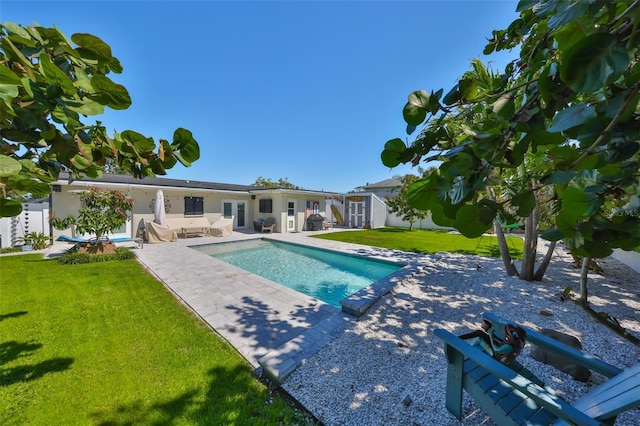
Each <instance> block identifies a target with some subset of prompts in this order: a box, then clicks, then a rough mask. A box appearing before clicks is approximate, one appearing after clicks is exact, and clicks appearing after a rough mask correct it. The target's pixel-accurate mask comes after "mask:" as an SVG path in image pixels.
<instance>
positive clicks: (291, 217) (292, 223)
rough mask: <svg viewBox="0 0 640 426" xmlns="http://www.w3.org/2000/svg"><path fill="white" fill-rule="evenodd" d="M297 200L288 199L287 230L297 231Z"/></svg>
mask: <svg viewBox="0 0 640 426" xmlns="http://www.w3.org/2000/svg"><path fill="white" fill-rule="evenodd" d="M296 213H297V209H296V200H287V232H295V231H296Z"/></svg>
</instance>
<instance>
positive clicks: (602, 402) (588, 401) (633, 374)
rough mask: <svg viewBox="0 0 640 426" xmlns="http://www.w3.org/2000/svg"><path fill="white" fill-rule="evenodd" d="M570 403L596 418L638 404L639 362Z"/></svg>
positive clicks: (639, 403) (639, 402)
mask: <svg viewBox="0 0 640 426" xmlns="http://www.w3.org/2000/svg"><path fill="white" fill-rule="evenodd" d="M572 405H573V406H574V407H576V408H577V409H579V410H582V411H584V412H585V413H587V414H589V415H590V416H591V417H593V418H596V419H602V418H608V417H611V416H615V415H617V414H619V413H622V412H623V411H626V410H629V409H631V408H635V407H638V406H640V364H637V365H635V366H633V367H631V368H629V369H628V370H625V371H624V372H623V373H622V374H619V375H618V376H616V377H614V378H612V379H609V380H607V381H606V382H604V383H603V384H601V385H600V386H598V387H597V388H595V389H593V390H592V391H591V392H589V393H588V394H586V395H584V396H582V397H581V398H579V399H577V400H576V401H575V402H574V403H573V404H572ZM605 416H606V417H605Z"/></svg>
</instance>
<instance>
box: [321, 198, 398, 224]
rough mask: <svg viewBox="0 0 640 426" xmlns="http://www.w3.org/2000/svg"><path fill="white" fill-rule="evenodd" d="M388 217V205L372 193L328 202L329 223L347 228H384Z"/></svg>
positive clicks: (326, 214)
mask: <svg viewBox="0 0 640 426" xmlns="http://www.w3.org/2000/svg"><path fill="white" fill-rule="evenodd" d="M387 215H388V213H387V204H386V203H385V202H384V200H383V199H381V198H380V197H378V196H377V195H376V194H373V193H370V192H357V193H349V194H343V195H341V196H335V197H332V198H331V199H329V200H327V209H326V212H325V216H326V217H327V219H328V220H329V222H331V223H332V224H335V225H337V226H344V227H346V228H371V229H374V228H382V227H384V226H385V225H386V222H387ZM341 222H342V223H341Z"/></svg>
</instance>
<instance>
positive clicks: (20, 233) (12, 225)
mask: <svg viewBox="0 0 640 426" xmlns="http://www.w3.org/2000/svg"><path fill="white" fill-rule="evenodd" d="M30 232H42V233H43V234H44V235H46V236H49V235H51V231H50V227H49V203H48V202H46V201H44V202H33V203H24V204H23V205H22V213H20V214H19V215H18V216H14V217H3V218H0V248H2V247H11V246H13V245H14V241H15V240H17V239H18V238H22V237H24V236H25V235H26V234H28V233H30Z"/></svg>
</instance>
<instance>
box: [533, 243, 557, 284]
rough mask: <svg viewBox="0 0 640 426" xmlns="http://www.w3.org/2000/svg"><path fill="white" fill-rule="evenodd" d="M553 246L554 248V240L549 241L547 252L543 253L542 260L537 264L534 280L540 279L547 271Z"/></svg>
mask: <svg viewBox="0 0 640 426" xmlns="http://www.w3.org/2000/svg"><path fill="white" fill-rule="evenodd" d="M555 248H556V242H555V241H550V242H549V248H548V249H547V253H546V254H545V255H544V258H543V259H542V262H540V265H539V266H538V270H537V271H536V273H535V275H534V276H533V280H534V281H542V277H544V273H545V272H547V267H548V266H549V264H550V263H551V258H552V257H553V251H554V250H555Z"/></svg>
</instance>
